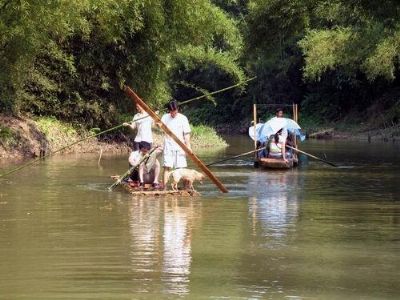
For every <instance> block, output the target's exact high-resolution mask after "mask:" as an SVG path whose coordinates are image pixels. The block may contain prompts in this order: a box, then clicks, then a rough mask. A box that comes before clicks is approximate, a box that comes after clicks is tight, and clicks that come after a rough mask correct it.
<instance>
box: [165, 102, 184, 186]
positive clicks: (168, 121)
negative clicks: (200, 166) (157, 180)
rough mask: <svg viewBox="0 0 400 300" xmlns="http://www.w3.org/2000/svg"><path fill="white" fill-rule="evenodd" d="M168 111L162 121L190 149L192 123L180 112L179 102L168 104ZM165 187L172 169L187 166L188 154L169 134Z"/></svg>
mask: <svg viewBox="0 0 400 300" xmlns="http://www.w3.org/2000/svg"><path fill="white" fill-rule="evenodd" d="M167 110H168V113H166V114H164V115H163V116H162V118H161V121H162V122H163V123H164V124H165V125H166V126H167V127H168V128H169V129H170V130H171V131H172V132H173V133H174V134H175V135H176V136H177V138H178V139H179V140H181V141H182V142H183V143H184V144H185V145H186V146H187V147H188V148H189V149H190V150H191V145H190V133H191V129H190V125H189V121H188V119H187V117H186V116H184V115H183V114H181V113H179V107H178V103H177V102H176V101H171V102H169V103H168V105H167ZM163 167H164V174H163V183H164V187H165V186H166V185H167V181H168V177H169V174H170V172H171V170H172V169H173V168H174V169H178V168H186V167H187V162H186V154H185V152H184V151H183V149H181V147H180V146H179V145H178V144H177V143H176V142H175V141H174V140H173V139H172V138H171V137H170V136H168V135H165V136H164V164H163Z"/></svg>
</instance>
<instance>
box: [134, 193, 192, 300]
mask: <svg viewBox="0 0 400 300" xmlns="http://www.w3.org/2000/svg"><path fill="white" fill-rule="evenodd" d="M196 210H197V212H195V208H194V203H193V202H190V201H184V200H182V199H177V198H172V197H171V198H170V199H166V200H165V201H164V200H162V201H158V200H155V199H152V200H149V199H146V198H139V199H133V200H132V201H131V203H130V208H129V212H130V217H129V220H130V222H129V224H130V235H131V265H132V271H133V274H134V275H133V276H134V277H135V281H136V283H139V284H136V285H135V286H137V287H138V288H139V289H138V290H137V292H142V293H144V292H149V291H151V289H152V288H154V285H155V284H156V285H157V284H158V285H160V284H162V292H163V293H166V294H176V295H185V294H188V293H189V275H190V264H191V259H192V258H191V239H192V234H191V231H192V223H193V219H194V217H195V215H198V214H199V207H197V208H196Z"/></svg>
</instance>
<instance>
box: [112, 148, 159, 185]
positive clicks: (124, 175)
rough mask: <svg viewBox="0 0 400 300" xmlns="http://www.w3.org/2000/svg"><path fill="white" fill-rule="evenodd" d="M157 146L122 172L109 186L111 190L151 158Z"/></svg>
mask: <svg viewBox="0 0 400 300" xmlns="http://www.w3.org/2000/svg"><path fill="white" fill-rule="evenodd" d="M156 149H157V147H154V148H153V149H151V150H150V151H149V152H148V153H147V154H146V155H145V156H143V157H142V159H141V160H140V161H139V162H138V163H137V164H136V165H134V166H132V167H130V168H129V170H128V171H126V172H125V173H124V174H122V175H121V176H120V177H119V178H118V179H117V181H116V182H114V183H113V184H112V185H111V186H109V187H108V190H109V191H110V192H111V191H112V190H113V189H114V188H115V187H116V186H118V185H120V184H121V182H122V181H123V180H124V179H125V178H126V177H128V176H129V174H131V173H132V172H133V171H134V170H135V169H136V168H138V167H139V166H140V164H141V163H143V162H144V161H145V160H146V159H149V158H150V155H151V154H152V153H153V152H154V150H156Z"/></svg>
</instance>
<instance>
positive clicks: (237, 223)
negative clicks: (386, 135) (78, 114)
mask: <svg viewBox="0 0 400 300" xmlns="http://www.w3.org/2000/svg"><path fill="white" fill-rule="evenodd" d="M229 141H230V144H231V146H230V147H229V148H227V149H225V150H223V151H220V152H199V156H200V158H202V159H204V160H205V162H207V163H210V162H213V161H216V160H220V159H223V158H225V157H229V156H233V155H236V154H239V153H242V152H246V151H249V149H251V147H252V143H251V142H250V141H249V139H248V138H246V137H237V138H231V139H230V140H229ZM302 149H303V150H305V151H308V152H310V153H313V154H314V155H317V156H320V157H325V156H326V158H327V159H328V160H330V161H332V162H334V163H336V164H338V165H339V168H333V167H330V166H329V165H326V164H323V163H321V162H318V161H313V160H312V159H307V158H306V157H303V158H302V159H301V163H300V166H299V167H298V168H297V169H294V170H289V171H274V172H271V171H263V170H259V169H254V168H253V167H252V161H251V157H248V158H241V159H237V160H235V161H228V162H224V163H221V164H217V165H215V166H213V167H212V171H213V172H214V173H215V174H216V175H217V176H218V177H219V179H220V180H221V181H222V182H223V183H224V184H225V185H226V187H227V188H228V189H229V191H230V192H229V193H228V194H221V193H220V192H218V190H217V188H216V187H215V186H214V185H213V184H212V182H210V181H206V182H205V184H204V185H198V184H197V185H196V187H197V189H198V191H199V192H201V194H202V196H201V197H195V198H192V199H187V198H175V197H171V196H170V197H167V198H151V197H148V198H133V197H132V196H131V195H129V194H127V193H125V192H124V191H123V190H121V189H117V190H115V191H114V192H108V191H107V190H106V188H107V187H108V186H109V185H110V184H111V183H112V180H111V179H110V178H109V176H110V175H112V174H121V173H123V172H125V171H126V169H127V166H128V165H127V162H126V159H127V157H126V155H119V156H104V155H103V157H102V159H101V162H100V164H98V155H69V156H57V157H54V158H51V159H48V160H46V161H43V162H40V163H39V164H38V165H35V166H31V167H29V168H26V169H24V171H23V172H19V173H14V174H13V175H10V176H9V177H8V178H7V179H4V178H3V179H0V299H156V298H159V299H176V298H194V299H198V298H210V299H399V298H400V279H399V278H400V276H399V275H400V273H399V270H400V180H399V176H400V155H399V151H400V148H399V145H396V144H389V143H388V144H367V143H359V142H358V143H356V142H348V141H335V142H333V141H328V142H317V141H309V142H306V143H304V144H303V145H302ZM11 167H12V166H4V165H3V167H2V168H3V170H5V169H9V168H11Z"/></svg>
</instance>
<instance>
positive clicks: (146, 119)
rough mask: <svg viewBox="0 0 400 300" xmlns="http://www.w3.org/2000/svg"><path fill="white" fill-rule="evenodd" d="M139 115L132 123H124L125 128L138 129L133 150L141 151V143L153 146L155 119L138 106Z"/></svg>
mask: <svg viewBox="0 0 400 300" xmlns="http://www.w3.org/2000/svg"><path fill="white" fill-rule="evenodd" d="M136 110H137V111H138V113H137V114H135V115H134V116H133V119H132V122H131V123H127V122H125V123H123V125H124V126H129V127H130V128H131V129H135V128H137V134H136V137H135V140H134V142H133V150H134V151H136V150H139V143H140V142H142V141H143V142H147V143H149V144H150V147H151V145H152V144H153V132H152V131H151V127H152V126H153V119H152V118H151V117H150V116H149V115H148V114H147V112H145V111H144V110H143V108H142V107H141V106H140V105H136Z"/></svg>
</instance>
